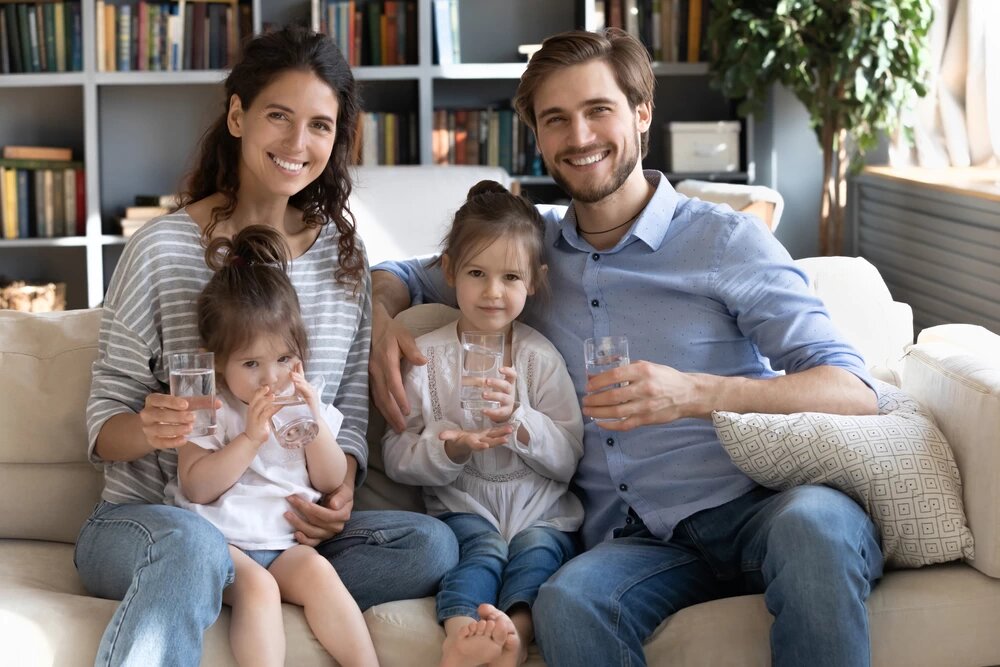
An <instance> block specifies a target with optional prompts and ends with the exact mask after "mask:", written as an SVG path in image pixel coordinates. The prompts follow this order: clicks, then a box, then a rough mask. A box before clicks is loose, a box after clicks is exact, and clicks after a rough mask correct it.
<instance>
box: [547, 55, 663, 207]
mask: <svg viewBox="0 0 1000 667" xmlns="http://www.w3.org/2000/svg"><path fill="white" fill-rule="evenodd" d="M534 112H535V118H536V136H537V139H538V149H539V151H541V154H542V158H543V159H544V160H545V166H546V167H547V168H548V170H549V173H550V174H551V175H552V178H553V179H554V180H555V181H556V183H558V184H559V185H560V186H561V187H562V188H563V189H564V190H566V192H568V193H569V194H570V195H571V196H572V197H573V199H575V200H578V201H581V202H585V203H595V202H598V201H601V200H602V199H604V198H605V197H608V196H609V195H611V194H613V193H615V192H618V191H619V190H620V189H621V188H622V187H623V186H624V185H625V183H626V181H628V179H629V177H630V176H632V175H633V174H637V175H638V178H640V179H641V178H642V171H641V165H640V161H639V157H640V138H639V136H640V134H641V133H643V132H645V131H646V130H648V129H649V123H650V118H651V114H652V111H651V109H650V107H649V104H647V103H642V104H639V105H638V106H637V107H636V108H635V109H631V108H629V103H628V99H627V98H626V97H625V94H624V93H623V92H622V90H621V88H620V87H619V86H618V83H617V81H616V80H615V76H614V73H613V72H612V70H611V67H610V66H609V65H608V64H607V63H606V62H604V61H602V60H593V61H590V62H587V63H583V64H581V65H573V66H570V67H566V68H563V69H561V70H559V72H558V74H553V75H550V76H548V77H547V78H546V79H545V80H544V81H543V82H542V83H541V84H540V85H539V86H538V90H537V92H536V94H535V99H534Z"/></svg>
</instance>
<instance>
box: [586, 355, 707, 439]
mask: <svg viewBox="0 0 1000 667" xmlns="http://www.w3.org/2000/svg"><path fill="white" fill-rule="evenodd" d="M708 377H709V376H704V375H700V374H697V373H682V372H680V371H678V370H676V369H673V368H671V367H669V366H661V365H659V364H653V363H650V362H648V361H637V362H634V363H631V364H628V365H627V366H619V367H618V368H614V369H612V370H610V371H605V372H603V373H601V374H599V375H595V376H594V377H592V378H590V381H589V382H587V386H586V390H587V392H588V395H587V396H584V398H583V414H584V415H585V416H587V417H592V418H594V419H622V421H604V422H601V428H602V429H606V430H608V431H629V430H631V429H633V428H636V427H637V426H644V425H646V424H669V423H670V422H672V421H675V420H677V419H682V418H685V417H702V418H707V417H708V415H710V414H711V412H712V408H711V404H712V401H711V399H710V396H711V393H710V392H709V391H708V386H709V385H708V384H707V383H706V381H705V380H706V379H707V378H708ZM622 383H627V384H625V386H616V385H620V384H622ZM607 387H614V388H611V389H607ZM602 389H603V390H604V391H602ZM591 392H596V393H591Z"/></svg>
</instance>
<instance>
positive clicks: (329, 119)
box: [264, 103, 334, 123]
mask: <svg viewBox="0 0 1000 667" xmlns="http://www.w3.org/2000/svg"><path fill="white" fill-rule="evenodd" d="M264 108H265V109H279V110H281V111H285V112H287V113H290V114H293V115H294V114H295V110H294V109H290V108H288V107H286V106H284V105H282V104H277V103H271V104H268V105H267V106H265V107H264ZM312 119H313V120H325V121H326V122H328V123H332V122H334V121H333V119H332V118H330V117H329V116H313V117H312Z"/></svg>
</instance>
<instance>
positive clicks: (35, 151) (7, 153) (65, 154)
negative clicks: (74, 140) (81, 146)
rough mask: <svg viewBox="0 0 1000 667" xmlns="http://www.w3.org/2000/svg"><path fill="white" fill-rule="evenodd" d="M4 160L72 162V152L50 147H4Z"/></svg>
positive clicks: (67, 149) (66, 149)
mask: <svg viewBox="0 0 1000 667" xmlns="http://www.w3.org/2000/svg"><path fill="white" fill-rule="evenodd" d="M3 159H5V160H66V161H68V160H72V159H73V150H72V149H70V148H55V147H50V146H4V148H3Z"/></svg>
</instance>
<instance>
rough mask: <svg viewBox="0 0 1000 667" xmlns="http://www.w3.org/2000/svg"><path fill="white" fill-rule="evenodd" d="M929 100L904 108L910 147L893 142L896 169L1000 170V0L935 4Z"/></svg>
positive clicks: (941, 0)
mask: <svg viewBox="0 0 1000 667" xmlns="http://www.w3.org/2000/svg"><path fill="white" fill-rule="evenodd" d="M931 2H932V4H933V5H934V23H933V25H932V26H931V31H930V35H929V40H930V45H929V46H930V49H929V52H930V57H929V59H928V62H929V70H930V72H929V75H928V80H927V89H928V90H927V95H926V97H924V98H922V99H919V100H917V102H916V104H915V105H913V107H912V108H910V109H907V110H904V112H903V114H902V120H903V124H904V125H908V126H910V127H911V128H912V132H913V134H912V139H913V143H912V145H911V144H910V142H909V141H908V140H907V138H906V137H905V136H904V134H903V133H902V132H900V133H897V136H896V137H895V138H894V140H893V142H892V146H891V149H890V155H889V160H890V162H891V164H893V165H894V166H905V165H919V166H921V167H947V166H952V167H969V166H984V167H997V166H1000V0H931Z"/></svg>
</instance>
